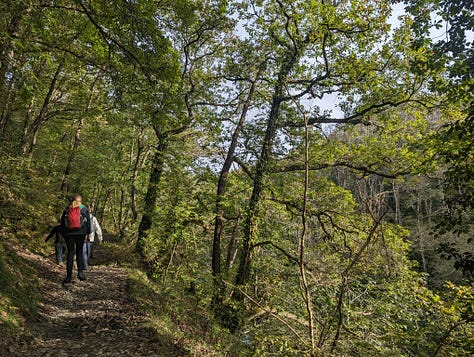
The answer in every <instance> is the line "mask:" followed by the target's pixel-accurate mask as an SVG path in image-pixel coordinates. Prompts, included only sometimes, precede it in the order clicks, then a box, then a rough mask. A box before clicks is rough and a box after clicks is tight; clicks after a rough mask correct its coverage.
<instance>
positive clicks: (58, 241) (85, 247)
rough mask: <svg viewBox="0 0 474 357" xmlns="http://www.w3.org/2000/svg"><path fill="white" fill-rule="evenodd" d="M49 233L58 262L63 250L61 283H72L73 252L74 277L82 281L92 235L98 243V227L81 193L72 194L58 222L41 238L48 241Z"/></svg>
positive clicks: (100, 231) (60, 259) (90, 249)
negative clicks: (63, 273) (83, 201)
mask: <svg viewBox="0 0 474 357" xmlns="http://www.w3.org/2000/svg"><path fill="white" fill-rule="evenodd" d="M53 236H54V237H55V240H54V247H55V251H56V262H57V263H58V264H60V265H61V264H62V262H63V254H64V252H65V251H67V258H66V278H65V279H64V280H63V284H68V283H71V282H72V270H73V264H74V255H76V262H77V277H78V279H79V280H86V277H85V275H84V270H87V268H88V267H89V262H90V259H91V258H92V247H93V243H94V241H95V238H96V236H97V240H98V241H99V242H102V229H101V228H100V225H99V222H98V221H97V218H96V217H95V216H94V215H92V213H90V211H89V209H88V207H87V206H85V205H84V204H83V203H82V197H81V195H78V194H76V195H74V196H73V197H72V199H71V201H70V203H69V205H68V207H66V209H65V210H64V211H63V214H62V216H61V219H60V221H59V224H58V225H57V226H55V227H53V229H52V230H51V233H49V235H48V236H47V237H46V239H45V241H46V242H47V241H49V240H50V239H51V238H52V237H53Z"/></svg>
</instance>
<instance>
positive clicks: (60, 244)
mask: <svg viewBox="0 0 474 357" xmlns="http://www.w3.org/2000/svg"><path fill="white" fill-rule="evenodd" d="M53 236H55V238H54V250H55V252H56V263H57V264H59V265H62V263H63V254H64V252H65V251H66V241H65V240H64V237H63V235H62V233H61V225H60V224H58V225H57V226H54V227H53V229H52V230H51V232H50V233H49V234H48V236H47V237H46V239H45V240H44V241H45V242H47V241H49V240H50V239H51V238H52V237H53Z"/></svg>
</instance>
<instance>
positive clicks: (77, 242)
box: [64, 235, 86, 278]
mask: <svg viewBox="0 0 474 357" xmlns="http://www.w3.org/2000/svg"><path fill="white" fill-rule="evenodd" d="M64 239H65V240H66V246H67V264H66V272H67V277H68V278H70V277H72V265H73V263H74V253H76V261H77V270H78V271H83V270H84V255H83V252H82V250H83V248H84V240H85V239H86V236H85V235H83V236H66V237H64Z"/></svg>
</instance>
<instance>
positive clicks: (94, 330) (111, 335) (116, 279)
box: [9, 248, 182, 357]
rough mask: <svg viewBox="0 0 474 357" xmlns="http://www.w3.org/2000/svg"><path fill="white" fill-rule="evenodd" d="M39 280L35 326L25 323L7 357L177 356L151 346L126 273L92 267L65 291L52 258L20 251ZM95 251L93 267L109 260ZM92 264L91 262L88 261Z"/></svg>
mask: <svg viewBox="0 0 474 357" xmlns="http://www.w3.org/2000/svg"><path fill="white" fill-rule="evenodd" d="M18 254H19V255H20V256H22V257H23V258H24V259H26V260H27V261H28V262H30V264H31V265H32V266H33V267H34V268H35V269H37V271H38V273H39V276H40V277H41V278H42V279H43V286H42V298H41V303H40V306H39V314H38V317H37V319H36V321H29V322H28V323H27V325H26V329H25V333H24V335H23V336H21V338H20V339H19V341H21V342H19V343H18V345H11V346H10V348H9V351H10V353H11V356H38V357H39V356H179V355H182V352H181V353H180V351H179V350H174V347H173V346H166V345H163V344H161V343H160V342H159V341H152V340H151V339H150V336H149V334H148V333H147V331H146V330H144V328H143V322H144V321H145V316H144V315H143V314H142V313H141V311H140V309H139V308H138V306H137V305H136V303H135V302H134V301H133V300H132V299H130V298H129V297H128V295H127V282H126V280H127V279H126V271H125V270H124V269H121V268H117V267H112V266H107V265H93V266H91V267H90V268H89V270H88V271H86V277H87V280H86V281H79V280H78V279H77V278H76V279H75V281H74V283H73V284H70V286H68V287H66V288H65V287H63V286H62V285H61V281H62V279H63V278H64V275H65V267H61V266H58V265H56V264H55V263H54V262H53V261H52V259H46V258H43V257H41V256H38V255H35V254H32V253H29V252H18ZM107 255H108V254H107V252H106V251H105V248H99V249H98V250H97V252H96V259H97V260H96V264H97V263H101V262H100V260H104V259H105V257H107ZM92 263H93V264H94V261H93V262H92Z"/></svg>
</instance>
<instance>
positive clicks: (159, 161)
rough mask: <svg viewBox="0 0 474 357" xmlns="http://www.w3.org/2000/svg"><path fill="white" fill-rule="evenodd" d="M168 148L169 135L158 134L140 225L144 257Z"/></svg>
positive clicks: (138, 249) (139, 249) (139, 230)
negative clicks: (144, 241)
mask: <svg viewBox="0 0 474 357" xmlns="http://www.w3.org/2000/svg"><path fill="white" fill-rule="evenodd" d="M167 148H168V139H167V137H166V136H158V147H157V149H156V152H155V154H154V156H153V159H152V167H151V173H150V179H149V181H148V188H147V191H146V195H145V199H144V207H143V215H142V219H141V222H140V225H139V227H138V239H137V244H136V250H137V251H138V252H139V253H140V255H141V256H142V258H143V257H144V252H143V240H144V239H145V238H147V237H148V232H149V231H150V228H151V227H152V225H153V215H154V213H155V205H156V199H157V198H158V186H159V184H160V181H161V175H162V174H163V168H164V153H165V151H166V149H167Z"/></svg>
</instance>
